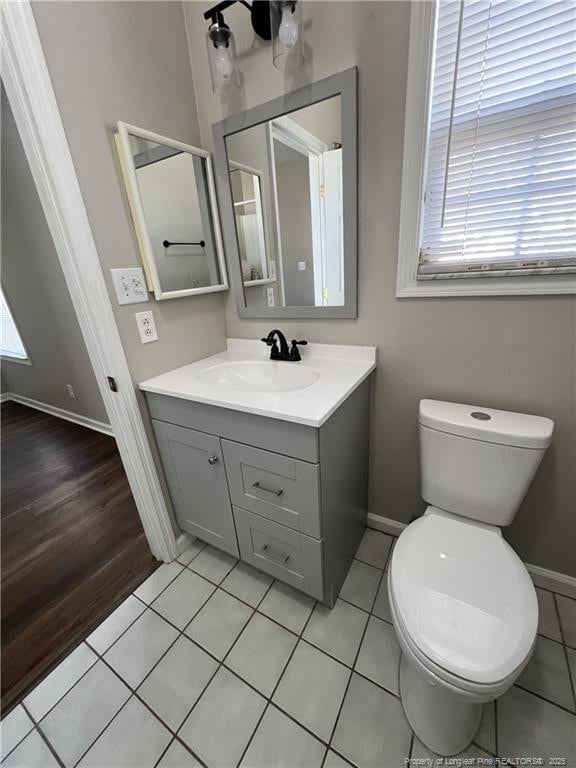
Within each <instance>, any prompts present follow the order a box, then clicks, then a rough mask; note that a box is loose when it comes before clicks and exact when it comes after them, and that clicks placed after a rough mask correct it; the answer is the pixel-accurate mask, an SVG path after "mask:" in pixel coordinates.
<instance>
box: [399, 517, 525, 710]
mask: <svg viewBox="0 0 576 768" xmlns="http://www.w3.org/2000/svg"><path fill="white" fill-rule="evenodd" d="M389 591H390V602H391V608H392V610H393V614H394V618H395V625H396V628H397V631H398V633H399V635H400V636H401V637H402V638H403V640H404V644H405V645H407V646H408V648H409V649H410V651H411V655H413V656H414V657H415V659H417V660H418V662H419V663H420V664H421V665H423V666H424V667H425V668H426V669H427V670H428V671H429V672H431V673H433V674H435V675H436V676H437V677H439V678H440V679H441V680H443V681H444V682H445V683H447V684H448V685H449V686H450V687H452V688H454V689H455V690H461V691H466V692H469V693H471V694H479V695H486V696H489V695H498V692H499V691H503V690H505V689H506V688H507V687H508V686H509V685H510V684H511V683H512V682H513V681H514V680H515V678H516V677H517V675H518V674H519V672H520V670H521V669H522V667H523V666H524V665H525V664H526V662H527V661H528V659H529V658H530V654H531V652H532V648H533V645H534V642H535V639H536V632H537V624H538V603H537V600H536V592H535V590H534V587H533V585H532V581H531V579H530V576H529V575H528V572H527V571H526V568H525V566H524V564H523V563H522V561H521V560H520V558H519V557H518V556H517V555H516V553H515V552H514V551H513V550H512V548H511V547H510V546H509V545H508V544H507V543H506V541H505V540H504V539H503V537H502V534H501V532H500V529H499V528H495V527H493V526H488V525H484V524H482V523H477V522H475V521H470V520H465V519H464V518H458V517H457V516H455V515H452V514H449V513H447V512H443V511H442V510H438V509H435V508H434V507H429V508H428V509H427V510H426V514H425V515H424V516H423V517H421V518H420V519H419V520H417V521H415V522H414V523H412V524H411V525H410V526H408V528H406V530H405V531H404V532H403V533H402V535H401V536H400V538H399V539H398V542H397V544H396V546H395V548H394V552H393V555H392V560H391V565H390V572H389Z"/></svg>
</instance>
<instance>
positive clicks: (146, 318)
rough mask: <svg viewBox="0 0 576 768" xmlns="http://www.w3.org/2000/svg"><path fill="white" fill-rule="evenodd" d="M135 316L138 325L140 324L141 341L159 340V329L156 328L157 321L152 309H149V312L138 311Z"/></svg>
mask: <svg viewBox="0 0 576 768" xmlns="http://www.w3.org/2000/svg"><path fill="white" fill-rule="evenodd" d="M134 317H135V318H136V325H137V326H138V333H139V334H140V341H141V342H142V344H149V343H150V342H151V341H158V331H157V330H156V323H155V322H154V314H153V313H152V310H149V311H148V312H136V313H135V314H134Z"/></svg>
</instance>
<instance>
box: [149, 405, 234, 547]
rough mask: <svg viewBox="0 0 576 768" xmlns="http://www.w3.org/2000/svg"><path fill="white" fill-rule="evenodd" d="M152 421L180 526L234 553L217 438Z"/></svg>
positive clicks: (224, 480)
mask: <svg viewBox="0 0 576 768" xmlns="http://www.w3.org/2000/svg"><path fill="white" fill-rule="evenodd" d="M152 424H153V425H154V433H155V435H156V440H157V443H158V448H159V450H160V455H161V457H162V463H163V465H164V470H165V472H166V479H167V481H168V486H169V488H170V496H171V497H172V502H173V504H174V509H175V510H176V516H177V518H178V522H179V524H180V526H181V528H182V529H183V530H185V531H188V532H189V533H192V534H194V535H195V536H198V538H200V539H202V540H203V541H207V542H208V543H209V544H213V545H214V546H215V547H218V549H223V550H224V551H225V552H229V553H230V554H231V555H234V556H235V557H238V543H237V540H236V529H235V527H234V518H233V516H232V508H231V506H230V498H229V496H228V486H227V483H226V473H225V471H224V462H223V460H222V451H221V449H220V440H219V438H217V437H214V436H213V435H208V434H206V433H205V432H196V430H194V429H187V428H186V427H178V426H176V425H175V424H167V423H166V422H165V421H157V420H155V419H153V420H152Z"/></svg>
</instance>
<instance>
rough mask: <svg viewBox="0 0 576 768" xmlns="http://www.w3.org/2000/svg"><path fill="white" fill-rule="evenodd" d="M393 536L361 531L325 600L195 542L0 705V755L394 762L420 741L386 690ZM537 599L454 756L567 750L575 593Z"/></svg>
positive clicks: (575, 759) (575, 723)
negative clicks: (518, 645)
mask: <svg viewBox="0 0 576 768" xmlns="http://www.w3.org/2000/svg"><path fill="white" fill-rule="evenodd" d="M392 545H393V538H392V537H390V536H387V535H385V534H383V533H380V532H378V531H373V530H367V531H366V533H365V536H364V538H363V540H362V543H361V545H360V547H359V549H358V554H357V560H355V561H354V563H353V565H352V568H351V570H350V574H349V576H348V578H347V580H346V583H345V584H344V587H343V588H342V591H341V595H340V599H339V600H338V601H337V602H336V605H335V606H334V608H333V609H332V610H329V609H328V608H326V607H325V606H323V605H320V604H319V603H315V601H314V600H312V599H311V598H309V597H306V596H305V595H302V594H300V593H297V592H295V591H294V590H292V589H291V588H290V587H287V586H285V585H284V584H282V583H280V582H277V581H273V580H272V579H271V578H270V577H268V576H266V575H264V574H261V573H259V572H257V571H255V570H253V569H251V568H249V567H248V566H246V565H245V564H243V563H237V562H236V561H235V560H234V559H233V558H231V557H229V556H228V555H224V554H222V553H221V552H217V551H216V550H214V549H212V548H211V547H204V545H202V544H201V543H200V542H196V543H195V544H193V545H192V546H191V547H190V549H189V550H187V551H186V552H184V553H183V554H182V555H181V556H180V557H179V558H178V562H175V563H171V564H170V565H162V566H161V567H160V568H159V569H158V570H157V571H155V573H154V574H152V576H150V578H149V579H148V580H147V581H145V582H144V583H143V584H142V585H141V586H140V587H139V588H138V589H137V590H136V591H135V593H134V595H133V596H131V597H129V598H128V599H127V600H126V601H125V602H124V603H123V604H122V605H121V606H120V607H119V608H118V609H117V610H116V611H115V612H114V613H113V614H112V615H111V616H109V617H108V619H106V621H104V622H103V624H101V625H100V627H98V629H96V630H95V631H94V632H93V633H92V634H91V635H90V636H89V637H88V638H87V639H86V642H85V643H82V645H80V646H79V647H78V648H76V650H75V651H74V652H73V653H71V654H70V656H69V657H68V658H67V659H65V660H64V661H63V662H62V663H61V664H60V666H59V667H57V668H56V669H55V670H54V671H53V672H52V673H51V674H50V675H49V676H48V677H47V678H45V679H44V680H43V681H42V682H41V683H40V685H39V686H38V687H37V688H36V689H35V690H34V691H33V692H32V693H31V694H29V695H28V697H27V698H26V699H25V700H24V702H23V703H22V704H20V705H19V706H18V707H16V708H15V709H14V710H13V711H12V712H11V713H10V714H9V715H8V716H7V717H6V718H5V719H4V720H3V721H2V724H1V726H2V758H3V759H2V766H14V767H19V768H50V767H51V766H60V767H61V766H65V767H66V768H69V767H70V768H72V766H76V765H78V766H93V767H94V768H121V767H123V766H133V767H134V768H144V767H145V766H150V768H152V767H153V766H157V768H191V767H193V766H202V765H204V766H208V767H209V768H227V767H228V766H231V767H232V766H234V767H236V766H255V767H259V768H313V767H315V766H317V767H318V768H320V766H323V768H342V766H347V765H350V764H351V765H353V766H357V767H358V768H371V767H373V768H396V767H398V768H400V766H404V765H405V764H406V760H407V758H410V757H411V758H413V759H418V760H426V758H430V757H434V755H432V753H430V752H429V751H428V750H427V749H426V747H425V746H424V745H422V744H421V743H420V742H419V741H418V739H417V738H416V737H415V736H414V735H413V733H412V731H411V728H410V726H409V725H408V723H407V721H406V719H405V717H404V713H403V710H402V705H401V703H400V700H399V697H398V680H397V678H398V662H399V658H400V649H399V647H398V644H397V642H396V638H395V636H394V630H393V627H392V625H391V623H390V609H389V605H388V596H387V591H386V567H387V563H388V560H389V556H390V551H391V548H392ZM538 600H539V604H540V627H539V633H540V635H539V638H538V644H537V647H536V650H535V653H534V656H533V658H532V660H531V661H530V664H529V665H528V667H527V668H526V670H525V671H524V672H523V673H522V675H521V676H520V678H519V680H518V683H517V685H515V686H514V687H513V688H512V689H511V690H510V691H509V692H508V693H506V694H505V696H503V697H502V698H501V699H500V700H499V701H498V702H497V703H496V704H490V705H487V706H486V708H485V713H484V719H483V722H482V726H481V729H480V731H479V733H478V735H477V737H476V741H475V744H473V745H472V746H471V747H470V748H469V749H468V750H466V753H465V754H463V755H462V757H463V758H467V759H468V758H482V759H483V760H490V758H491V757H494V756H496V755H500V756H501V757H535V756H542V757H544V758H549V757H566V758H567V759H568V763H567V764H568V765H572V764H576V714H575V713H576V702H575V698H574V685H575V683H576V601H574V600H571V599H570V598H567V597H563V596H561V595H555V594H553V593H552V592H548V591H545V590H538ZM468 764H469V763H468ZM484 764H486V762H484ZM420 765H422V763H420ZM429 765H433V763H430V764H429Z"/></svg>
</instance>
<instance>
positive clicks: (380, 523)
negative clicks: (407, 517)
mask: <svg viewBox="0 0 576 768" xmlns="http://www.w3.org/2000/svg"><path fill="white" fill-rule="evenodd" d="M367 522H368V528H375V529H376V530H377V531H383V532H384V533H389V534H390V535H391V536H400V534H401V533H402V531H403V530H404V528H406V523H400V522H399V521H398V520H391V519H390V518H389V517H382V515H376V514H374V512H368V520H367Z"/></svg>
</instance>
